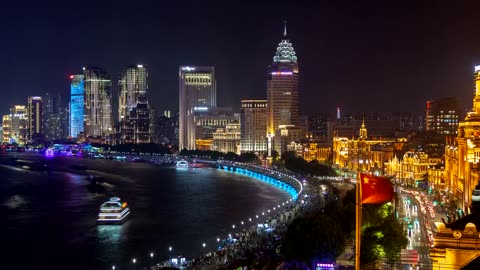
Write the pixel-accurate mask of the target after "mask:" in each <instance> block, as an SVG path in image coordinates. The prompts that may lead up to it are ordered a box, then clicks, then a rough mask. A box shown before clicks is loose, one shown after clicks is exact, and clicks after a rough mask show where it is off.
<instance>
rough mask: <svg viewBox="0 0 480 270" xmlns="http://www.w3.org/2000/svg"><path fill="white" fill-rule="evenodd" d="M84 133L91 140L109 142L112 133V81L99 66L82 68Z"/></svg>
mask: <svg viewBox="0 0 480 270" xmlns="http://www.w3.org/2000/svg"><path fill="white" fill-rule="evenodd" d="M84 79H85V81H84V91H85V92H84V104H85V107H84V108H85V113H84V115H85V117H84V123H85V124H84V128H85V130H84V133H85V139H86V140H87V141H91V142H98V143H106V144H111V142H112V135H113V119H112V105H111V104H112V94H111V87H112V81H111V80H110V76H109V75H108V74H107V73H106V72H105V71H104V70H103V69H101V68H97V67H85V68H84Z"/></svg>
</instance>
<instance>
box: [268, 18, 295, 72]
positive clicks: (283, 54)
mask: <svg viewBox="0 0 480 270" xmlns="http://www.w3.org/2000/svg"><path fill="white" fill-rule="evenodd" d="M273 62H275V63H278V62H280V63H297V56H296V54H295V50H294V49H293V45H292V43H290V41H289V40H288V38H287V24H286V22H285V29H284V31H283V39H282V41H281V42H280V43H278V47H277V51H276V52H275V56H274V57H273Z"/></svg>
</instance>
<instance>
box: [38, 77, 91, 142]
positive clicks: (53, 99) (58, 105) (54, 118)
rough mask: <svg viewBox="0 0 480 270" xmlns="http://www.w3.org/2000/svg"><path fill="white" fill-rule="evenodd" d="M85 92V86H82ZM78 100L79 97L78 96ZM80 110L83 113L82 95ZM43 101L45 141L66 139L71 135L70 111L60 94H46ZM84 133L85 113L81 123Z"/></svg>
mask: <svg viewBox="0 0 480 270" xmlns="http://www.w3.org/2000/svg"><path fill="white" fill-rule="evenodd" d="M82 92H83V84H82ZM77 98H78V96H77ZM80 98H81V100H80V102H79V104H80V105H81V107H80V110H82V111H83V94H81V97H80ZM42 100H43V134H44V136H45V140H47V141H51V140H57V139H65V138H67V137H69V135H70V123H69V122H70V110H69V109H68V107H67V106H66V104H64V103H62V97H61V95H60V94H57V95H55V94H52V93H45V94H44V96H43V97H42ZM79 123H80V125H81V129H82V132H83V113H82V115H81V121H80V122H79Z"/></svg>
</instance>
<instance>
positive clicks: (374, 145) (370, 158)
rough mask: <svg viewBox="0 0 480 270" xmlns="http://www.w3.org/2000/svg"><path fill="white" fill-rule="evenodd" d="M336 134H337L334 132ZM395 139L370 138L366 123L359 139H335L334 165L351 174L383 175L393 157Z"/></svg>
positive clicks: (362, 127) (361, 128)
mask: <svg viewBox="0 0 480 270" xmlns="http://www.w3.org/2000/svg"><path fill="white" fill-rule="evenodd" d="M334 133H336V132H334ZM394 143H395V139H391V138H369V137H368V133H367V127H366V125H365V122H362V125H361V126H360V129H359V136H358V137H350V138H349V137H341V136H337V135H334V137H333V149H332V152H333V164H334V166H336V167H337V168H339V169H343V170H345V171H349V172H353V173H356V172H372V173H375V174H377V175H381V174H383V173H384V170H385V165H384V164H385V163H386V162H387V161H388V160H390V159H392V157H393V149H394V147H393V145H394Z"/></svg>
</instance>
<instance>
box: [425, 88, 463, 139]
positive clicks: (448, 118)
mask: <svg viewBox="0 0 480 270" xmlns="http://www.w3.org/2000/svg"><path fill="white" fill-rule="evenodd" d="M459 120H460V111H459V107H458V101H457V99H456V98H452V97H449V98H441V99H438V100H431V101H427V110H426V131H430V132H433V133H436V134H441V135H450V136H451V135H457V130H458V122H459Z"/></svg>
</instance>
